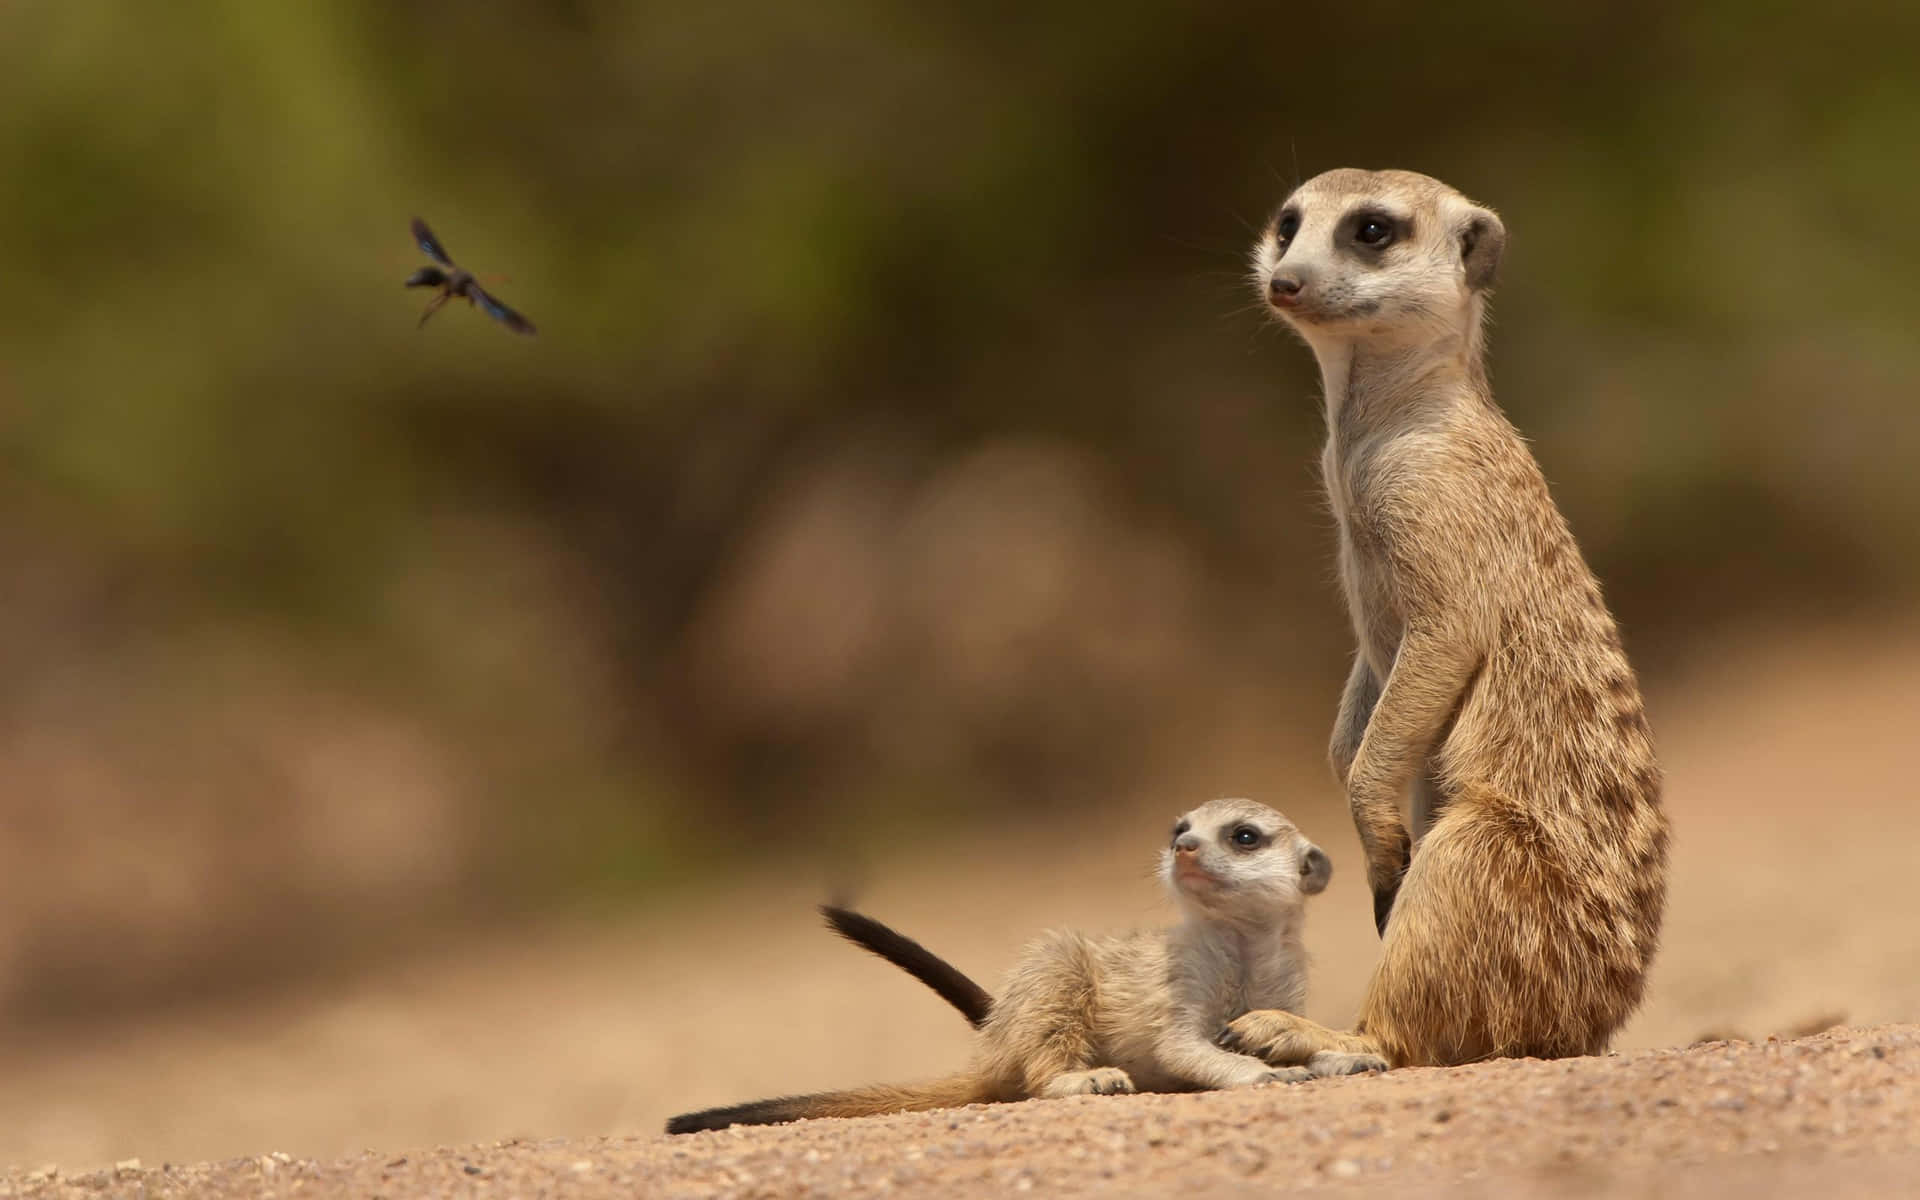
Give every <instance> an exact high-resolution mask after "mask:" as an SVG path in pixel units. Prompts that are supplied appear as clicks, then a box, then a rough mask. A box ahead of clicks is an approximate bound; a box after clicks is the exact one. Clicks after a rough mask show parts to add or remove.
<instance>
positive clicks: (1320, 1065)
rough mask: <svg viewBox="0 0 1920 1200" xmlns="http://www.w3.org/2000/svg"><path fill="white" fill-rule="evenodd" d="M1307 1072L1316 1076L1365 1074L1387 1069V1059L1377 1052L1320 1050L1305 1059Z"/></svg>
mask: <svg viewBox="0 0 1920 1200" xmlns="http://www.w3.org/2000/svg"><path fill="white" fill-rule="evenodd" d="M1306 1069H1307V1073H1308V1074H1310V1075H1313V1076H1314V1077H1316V1078H1324V1077H1326V1076H1329V1075H1365V1074H1368V1073H1369V1072H1373V1071H1384V1070H1386V1069H1387V1060H1386V1059H1384V1058H1381V1057H1380V1056H1379V1055H1378V1054H1350V1053H1348V1052H1346V1051H1344V1050H1322V1051H1320V1052H1319V1053H1318V1054H1316V1055H1314V1056H1313V1057H1312V1058H1309V1059H1308V1060H1307V1067H1306Z"/></svg>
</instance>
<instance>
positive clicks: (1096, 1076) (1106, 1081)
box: [1040, 1067, 1134, 1099]
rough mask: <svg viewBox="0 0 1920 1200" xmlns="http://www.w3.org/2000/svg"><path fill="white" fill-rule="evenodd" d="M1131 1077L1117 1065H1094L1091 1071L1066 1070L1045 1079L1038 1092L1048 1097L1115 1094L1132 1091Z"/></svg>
mask: <svg viewBox="0 0 1920 1200" xmlns="http://www.w3.org/2000/svg"><path fill="white" fill-rule="evenodd" d="M1133 1090H1134V1088H1133V1078H1132V1076H1130V1075H1128V1074H1127V1073H1126V1072H1125V1071H1122V1070H1121V1069H1120V1068H1118V1067H1095V1068H1094V1069H1093V1070H1091V1071H1068V1072H1067V1073H1066V1074H1064V1075H1055V1076H1054V1077H1053V1078H1052V1079H1049V1080H1047V1082H1046V1086H1044V1087H1042V1088H1041V1089H1040V1094H1041V1095H1042V1096H1044V1097H1046V1098H1048V1099H1055V1098H1058V1097H1060V1096H1116V1095H1119V1094H1120V1093H1122V1092H1131V1091H1133Z"/></svg>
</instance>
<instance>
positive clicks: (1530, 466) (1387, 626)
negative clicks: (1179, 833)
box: [1221, 170, 1667, 1066]
mask: <svg viewBox="0 0 1920 1200" xmlns="http://www.w3.org/2000/svg"><path fill="white" fill-rule="evenodd" d="M1505 243H1506V230H1505V227H1504V226H1502V225H1501V223H1500V218H1499V217H1497V216H1495V215H1494V214H1493V213H1492V212H1491V211H1490V210H1488V209H1486V208H1483V207H1481V206H1479V205H1476V204H1474V203H1472V202H1471V201H1469V200H1467V199H1466V198H1465V197H1464V196H1462V195H1460V193H1458V192H1456V191H1454V190H1453V189H1452V188H1450V187H1448V186H1446V185H1445V184H1443V183H1441V182H1439V181H1438V180H1435V179H1430V178H1428V177H1427V176H1424V175H1417V174H1414V173H1412V172H1408V171H1359V170H1338V171H1329V172H1327V173H1325V174H1323V175H1319V176H1316V177H1315V178H1313V179H1310V180H1308V181H1307V182H1306V183H1304V184H1302V185H1301V186H1300V187H1299V188H1298V189H1297V190H1295V192H1294V193H1293V194H1292V195H1291V196H1289V197H1288V198H1287V200H1286V203H1285V204H1283V205H1282V206H1281V208H1280V210H1279V213H1278V215H1277V216H1275V218H1274V220H1273V223H1272V224H1271V225H1270V226H1269V227H1268V229H1267V230H1266V233H1265V234H1264V236H1262V237H1261V239H1260V242H1259V245H1258V246H1257V247H1256V248H1255V250H1254V255H1253V267H1254V281H1255V283H1256V285H1257V287H1258V288H1259V291H1260V294H1261V295H1262V296H1263V297H1265V299H1266V300H1267V302H1268V304H1269V305H1270V306H1271V308H1272V310H1273V311H1274V313H1276V314H1277V315H1278V316H1279V317H1280V318H1281V319H1282V320H1284V321H1285V322H1286V323H1287V324H1288V325H1289V326H1290V327H1292V329H1293V330H1294V331H1295V332H1296V333H1298V334H1299V335H1300V337H1301V338H1302V339H1303V340H1304V341H1305V342H1306V343H1307V345H1308V346H1309V347H1310V348H1312V350H1313V353H1314V357H1315V358H1317V359H1318V360H1319V365H1320V376H1321V382H1322V385H1323V388H1324V391H1325V397H1326V416H1327V433H1328V436H1327V444H1326V450H1325V453H1324V455H1323V458H1322V470H1323V472H1324V475H1325V483H1326V489H1327V496H1328V499H1329V501H1330V502H1331V506H1332V509H1333V513H1334V516H1335V518H1336V519H1337V521H1338V524H1339V540H1340V550H1339V561H1340V578H1341V583H1342V585H1343V588H1344V590H1345V592H1346V597H1347V606H1348V610H1349V613H1350V615H1351V617H1352V621H1353V628H1354V632H1355V634H1356V635H1357V637H1358V640H1359V649H1358V652H1357V653H1356V654H1355V656H1354V662H1353V670H1352V673H1351V676H1350V677H1349V679H1348V681H1347V686H1346V690H1345V693H1344V695H1342V697H1341V700H1340V708H1339V715H1338V717H1337V718H1336V722H1335V725H1334V731H1333V739H1332V746H1331V757H1332V760H1333V767H1334V771H1335V774H1336V775H1337V776H1338V777H1339V779H1340V781H1341V783H1342V784H1343V785H1344V786H1345V787H1346V790H1347V796H1348V801H1349V804H1350V806H1351V808H1352V812H1353V819H1354V824H1355V826H1356V827H1357V828H1358V830H1359V834H1360V843H1361V846H1362V847H1363V848H1364V850H1365V853H1366V860H1367V882H1368V883H1369V884H1370V885H1371V887H1372V889H1373V897H1374V919H1375V922H1376V924H1377V926H1378V928H1379V930H1380V934H1381V938H1382V946H1381V960H1380V965H1379V967H1378V968H1377V970H1376V971H1375V973H1374V976H1373V980H1372V982H1371V984H1370V985H1369V987H1368V990H1367V993H1366V996H1365V999H1364V1000H1363V1001H1362V1004H1361V1010H1360V1019H1359V1021H1358V1022H1357V1024H1356V1025H1355V1027H1354V1031H1353V1033H1351V1034H1345V1033H1338V1032H1335V1031H1332V1030H1328V1029H1325V1028H1323V1027H1322V1026H1319V1025H1316V1024H1314V1023H1312V1022H1310V1021H1307V1020H1304V1019H1303V1018H1300V1017H1298V1016H1295V1015H1294V1014H1291V1013H1281V1012H1252V1013H1248V1014H1246V1015H1245V1016H1243V1017H1241V1018H1239V1019H1238V1020H1236V1021H1234V1022H1233V1023H1232V1024H1231V1026H1229V1028H1228V1030H1227V1031H1226V1033H1225V1034H1224V1035H1223V1036H1222V1039H1221V1040H1222V1043H1223V1044H1225V1045H1228V1046H1232V1047H1235V1048H1237V1049H1241V1050H1244V1051H1246V1052H1248V1053H1253V1054H1258V1055H1260V1056H1261V1057H1263V1058H1266V1059H1267V1060H1268V1061H1270V1062H1273V1063H1298V1062H1314V1061H1316V1056H1317V1055H1318V1056H1325V1057H1327V1058H1328V1059H1330V1060H1344V1061H1348V1062H1353V1061H1366V1060H1369V1059H1372V1057H1373V1056H1374V1055H1380V1056H1384V1058H1385V1059H1386V1060H1388V1061H1389V1062H1391V1063H1392V1064H1393V1065H1396V1066H1401V1065H1421V1064H1425V1065H1444V1064H1454V1063H1463V1062H1471V1061H1475V1060H1478V1059H1484V1058H1490V1057H1501V1056H1510V1055H1534V1056H1539V1057H1545V1058H1552V1057H1560V1056H1565V1055H1574V1054H1592V1053H1598V1052H1600V1051H1603V1050H1604V1049H1605V1048H1606V1046H1607V1043H1608V1040H1609V1039H1610V1038H1611V1037H1612V1035H1613V1033H1614V1031H1615V1030H1617V1029H1618V1028H1619V1027H1620V1025H1621V1023H1622V1022H1623V1021H1625V1020H1626V1018H1627V1016H1628V1015H1629V1014H1630V1013H1631V1012H1632V1011H1633V1010H1634V1008H1635V1007H1636V1006H1637V1005H1638V1004H1639V1002H1640V998H1641V993H1642V990H1643V987H1644V981H1645V978H1646V971H1647V966H1648V963H1649V961H1650V960H1651V959H1652V957H1653V953H1654V947H1655V943H1656V941H1657V940H1658V935H1659V930H1660V919H1661V911H1662V908H1663V907H1664V904H1665V896H1666V870H1667V821H1666V817H1665V816H1664V815H1663V813H1662V811H1661V808H1660V801H1659V793H1660V769H1659V765H1658V763H1657V762H1656V760H1655V758H1654V749H1653V742H1652V739H1651V736H1650V735H1649V732H1648V729H1647V722H1646V717H1645V714H1644V711H1643V709H1642V706H1641V701H1640V693H1639V688H1638V685H1637V684H1636V683H1635V680H1634V674H1633V669H1632V668H1631V667H1630V666H1629V665H1628V663H1627V657H1626V654H1625V653H1624V652H1623V651H1622V649H1621V645H1620V637H1619V633H1618V632H1617V630H1616V629H1615V627H1614V622H1613V618H1612V616H1611V615H1610V614H1609V613H1608V611H1607V607H1606V604H1605V603H1604V602H1603V601H1602V600H1601V597H1600V586H1599V584H1598V583H1597V582H1595V580H1594V577H1593V574H1592V572H1591V571H1589V570H1588V568H1587V565H1586V563H1585V562H1584V561H1583V560H1582V558H1581V556H1580V550H1579V547H1578V546H1577V545H1575V543H1574V539H1573V535H1572V533H1571V532H1570V531H1569V530H1568V528H1567V524H1566V521H1565V520H1564V519H1563V518H1562V517H1561V515H1560V512H1559V510H1558V509H1557V508H1555V507H1554V503H1553V500H1552V498H1551V497H1550V496H1549V494H1548V491H1547V485H1546V482H1545V480H1544V478H1543V477H1542V475H1541V472H1540V468H1539V466H1538V465H1537V464H1536V463H1535V462H1534V460H1533V457H1532V456H1531V455H1530V454H1529V453H1528V451H1527V448H1526V445H1525V443H1524V442H1523V441H1522V440H1521V437H1520V435H1519V433H1518V432H1517V431H1515V429H1514V428H1513V426H1512V425H1511V424H1509V423H1508V421H1507V419H1506V417H1505V416H1504V415H1502V413H1501V411H1500V409H1499V408H1498V407H1497V406H1496V405H1495V404H1494V400H1493V394H1492V390H1491V388H1490V386H1489V384H1488V381H1487V372H1486V367H1485V364H1484V362H1483V357H1484V353H1485V340H1484V335H1483V332H1482V324H1483V316H1484V311H1485V307H1486V297H1487V291H1488V289H1489V287H1491V285H1492V284H1493V280H1494V276H1495V273H1496V271H1497V269H1498V267H1499V264H1500V256H1501V251H1502V249H1503V247H1504V245H1505ZM1409 794H1411V801H1412V803H1411V808H1412V833H1411V836H1410V835H1409V832H1408V826H1407V823H1406V822H1405V821H1403V820H1402V815H1401V803H1402V800H1403V799H1404V798H1406V797H1408V796H1409ZM1374 1061H1377V1060H1374Z"/></svg>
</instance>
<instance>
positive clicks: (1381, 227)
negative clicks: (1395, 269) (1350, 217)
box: [1353, 217, 1393, 250]
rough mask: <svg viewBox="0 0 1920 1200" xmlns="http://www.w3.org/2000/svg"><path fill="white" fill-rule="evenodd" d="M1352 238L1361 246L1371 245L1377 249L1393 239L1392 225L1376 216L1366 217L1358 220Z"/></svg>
mask: <svg viewBox="0 0 1920 1200" xmlns="http://www.w3.org/2000/svg"><path fill="white" fill-rule="evenodd" d="M1353 240H1354V241H1356V242H1359V243H1360V244H1361V245H1362V246H1372V247H1373V248H1374V249H1376V250H1378V249H1379V248H1380V247H1382V246H1385V245H1387V244H1388V243H1389V242H1391V241H1393V225H1392V223H1390V222H1387V221H1383V220H1381V219H1380V218H1378V217H1367V218H1365V219H1364V220H1362V221H1361V222H1360V226H1359V228H1357V229H1355V230H1354V231H1353Z"/></svg>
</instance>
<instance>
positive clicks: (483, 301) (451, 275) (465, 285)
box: [406, 217, 534, 333]
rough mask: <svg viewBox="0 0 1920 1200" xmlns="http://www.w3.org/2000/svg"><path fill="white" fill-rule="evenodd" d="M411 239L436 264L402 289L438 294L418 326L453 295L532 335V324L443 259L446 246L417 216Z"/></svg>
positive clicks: (417, 275) (413, 277)
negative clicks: (431, 290)
mask: <svg viewBox="0 0 1920 1200" xmlns="http://www.w3.org/2000/svg"><path fill="white" fill-rule="evenodd" d="M413 240H414V241H415V242H418V243H419V245H420V248H421V249H422V250H424V251H426V252H427V256H428V257H429V258H431V259H433V261H435V262H437V263H439V264H440V265H439V266H437V267H421V268H420V269H419V270H418V271H415V272H414V273H413V274H411V275H409V276H407V282H406V286H407V287H410V288H413V287H430V288H439V289H440V294H439V295H437V296H435V297H434V298H433V302H432V303H431V304H429V305H427V311H425V312H423V313H421V314H420V324H422V325H425V324H426V323H427V318H428V317H431V316H432V315H433V314H434V313H436V312H438V311H439V310H440V306H441V305H443V304H445V303H446V302H447V301H449V300H451V299H453V298H454V297H456V296H464V297H465V298H466V301H467V303H469V304H475V305H478V306H479V307H481V308H483V309H485V310H486V312H487V315H488V316H490V317H492V318H493V319H494V320H496V321H498V322H500V323H501V324H502V325H505V326H506V327H507V328H508V329H511V330H513V331H514V332H515V333H533V332H534V328H533V322H532V321H529V320H527V319H526V318H525V317H523V316H521V315H520V314H519V313H517V312H515V311H513V310H512V309H511V308H508V307H507V306H506V305H504V304H502V303H500V301H498V300H496V299H494V298H493V296H491V295H489V294H488V292H487V290H486V289H485V288H483V287H481V286H480V284H479V283H478V282H477V281H476V280H475V279H474V277H473V273H472V272H470V271H468V270H466V269H465V268H463V267H457V266H455V265H454V264H453V259H451V258H449V257H447V251H446V247H444V246H442V245H441V244H440V239H439V238H437V237H435V236H433V230H431V229H428V228H427V223H426V222H425V221H422V220H421V219H420V218H419V217H415V218H414V219H413Z"/></svg>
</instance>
